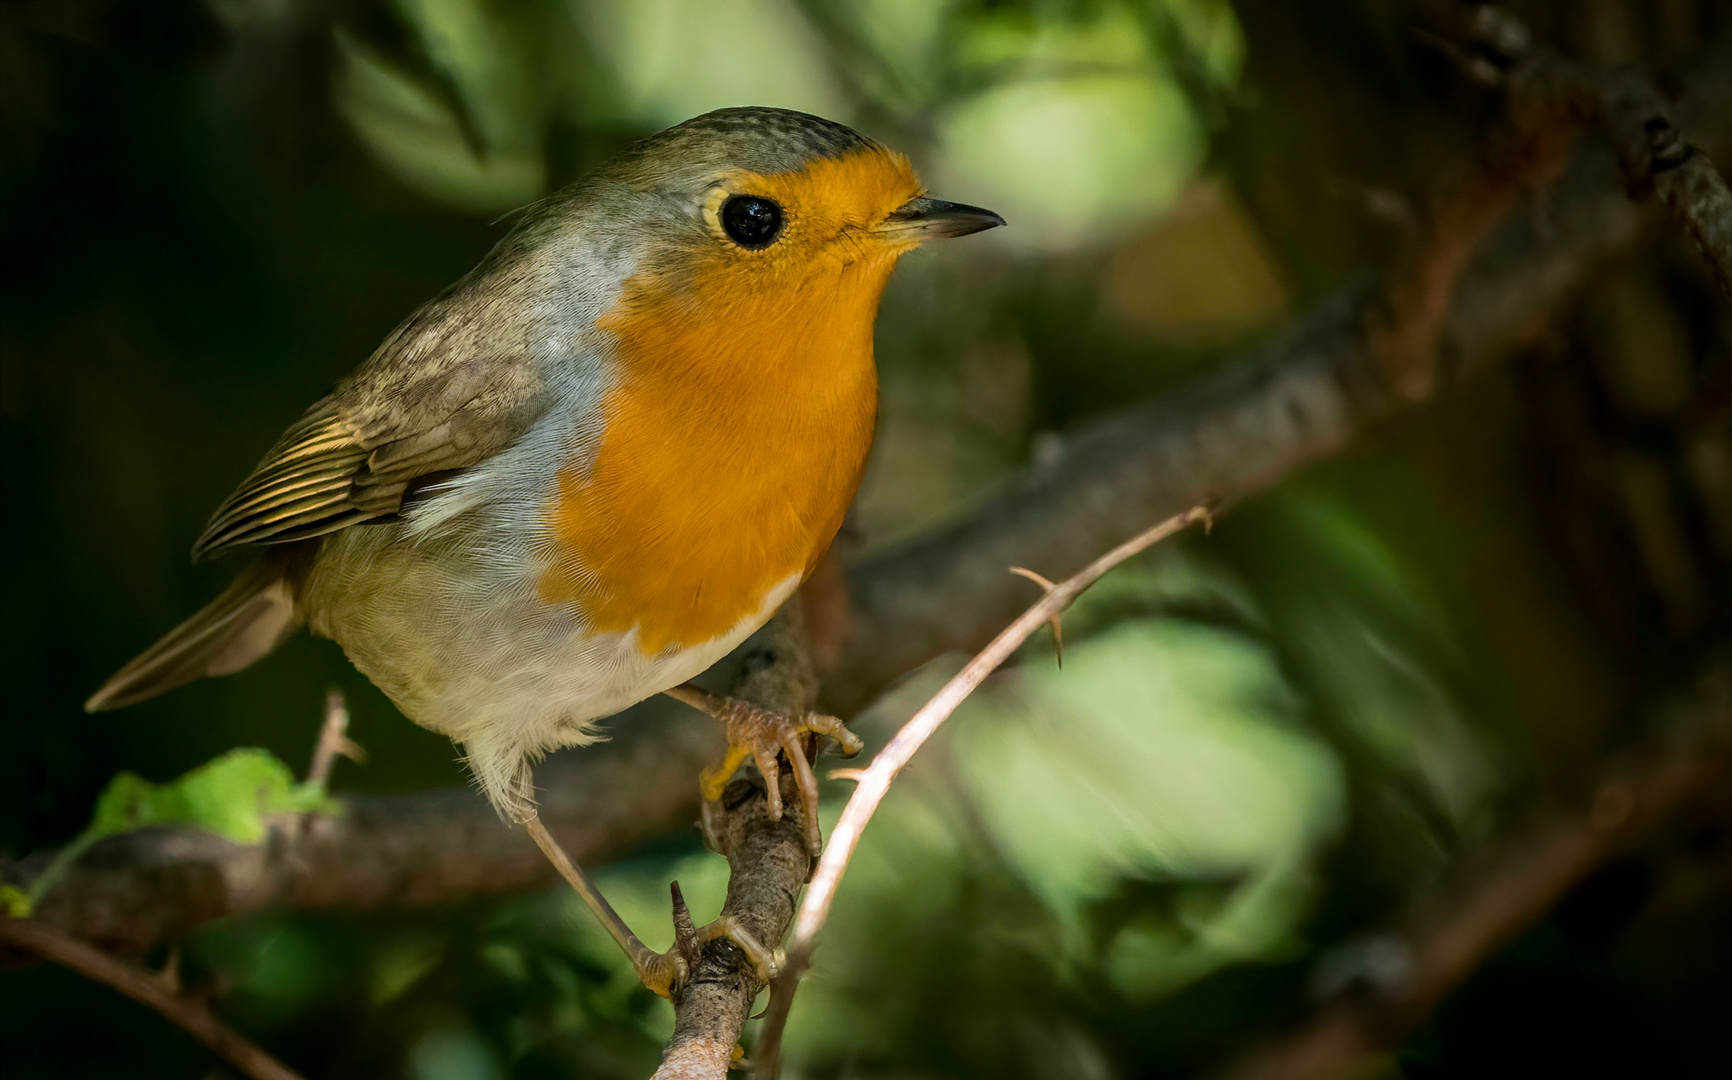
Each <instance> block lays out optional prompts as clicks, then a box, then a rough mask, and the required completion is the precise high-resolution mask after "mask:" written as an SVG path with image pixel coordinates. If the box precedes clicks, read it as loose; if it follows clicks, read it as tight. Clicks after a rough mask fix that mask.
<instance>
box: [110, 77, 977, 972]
mask: <svg viewBox="0 0 1732 1080" xmlns="http://www.w3.org/2000/svg"><path fill="white" fill-rule="evenodd" d="M1002 224H1004V219H1002V218H1001V217H999V216H998V215H997V214H994V213H992V212H991V211H989V210H983V209H980V208H979V207H974V206H965V205H961V204H957V203H948V202H941V201H939V200H936V199H931V198H927V197H926V196H925V195H924V194H923V191H922V188H921V185H920V181H919V180H918V179H917V178H916V176H915V174H914V171H913V169H912V168H911V167H910V166H909V163H908V160H907V159H906V158H905V157H903V156H902V155H901V154H898V153H896V152H895V151H892V150H890V149H888V148H887V147H885V146H883V145H882V144H880V143H878V142H875V141H874V140H872V139H868V138H866V137H865V136H863V135H860V134H858V133H857V132H855V131H853V130H851V129H850V128H847V127H844V126H843V125H841V124H836V123H832V122H830V121H828V120H823V119H820V118H819V117H816V116H809V115H806V114H804V113H797V112H789V111H786V110H782V109H766V108H736V109H722V110H719V111H716V112H712V113H708V114H706V115H704V116H700V117H697V118H696V119H693V120H688V121H686V122H685V123H683V124H679V125H678V126H676V127H672V128H669V129H668V130H666V131H663V132H661V133H660V134H657V135H653V136H651V137H649V138H647V139H644V140H642V141H641V142H638V143H636V144H634V145H632V146H631V147H629V148H628V149H626V150H625V151H624V152H623V153H621V154H620V155H619V156H618V157H616V158H614V159H613V160H612V161H610V162H609V163H607V164H606V165H603V166H602V167H601V168H599V169H598V170H596V171H595V172H594V173H593V174H591V175H590V176H589V177H587V178H586V179H583V180H581V181H579V182H577V183H576V184H573V185H572V186H570V187H568V188H565V189H564V190H562V191H560V192H558V193H556V194H553V195H551V196H549V197H547V198H546V199H543V200H541V201H540V202H538V203H535V204H534V205H532V206H530V207H529V208H528V209H527V210H526V211H525V212H524V213H523V214H522V215H521V216H520V217H519V218H518V220H517V222H516V224H515V225H514V226H513V227H512V228H511V230H510V232H509V233H508V234H507V235H506V236H505V237H504V239H502V240H501V241H500V242H499V244H498V245H497V246H496V247H494V249H493V250H492V251H491V252H489V253H488V255H487V256H486V258H484V259H483V260H482V261H481V264H480V265H479V266H477V267H476V268H475V269H474V270H472V271H470V273H469V274H468V275H466V276H465V277H464V278H463V279H462V280H460V281H458V282H457V283H456V284H455V285H453V286H451V287H450V288H449V289H447V290H446V291H445V292H444V293H443V294H441V295H440V296H438V297H436V298H435V299H433V300H432V301H430V302H429V303H428V304H426V305H425V306H424V307H422V308H421V309H420V310H419V311H416V312H415V313H414V314H413V315H411V316H410V317H409V318H408V319H407V320H406V321H405V322H404V323H403V324H402V325H401V326H399V327H398V328H397V329H396V330H395V331H393V332H392V333H391V335H390V336H389V337H387V338H386V339H385V342H384V344H382V345H381V346H380V347H379V349H378V350H377V351H376V352H375V353H374V354H373V355H372V356H371V357H370V358H369V359H368V360H367V361H366V363H364V364H362V365H361V366H360V367H359V368H358V369H356V371H355V372H354V373H353V374H352V375H350V376H349V377H348V378H347V379H344V380H343V381H342V382H341V383H339V384H338V386H337V388H336V390H335V391H333V392H332V393H331V394H330V395H329V396H328V397H326V398H324V399H323V400H321V401H319V402H318V403H317V404H315V405H313V407H312V408H310V409H308V410H307V412H306V414H305V415H303V416H302V417H301V418H300V419H299V420H297V421H296V422H295V423H294V424H292V425H291V426H290V427H289V429H288V430H287V431H286V432H284V433H283V436H282V437H281V438H280V439H278V440H277V443H276V445H275V446H273V447H271V449H270V451H269V452H268V453H266V454H265V456H264V460H262V461H261V462H260V463H259V465H258V467H257V468H255V469H254V470H253V471H252V474H251V475H250V476H248V477H247V478H246V479H245V480H244V481H242V482H241V485H240V487H239V488H238V489H237V490H236V491H235V493H234V494H233V495H231V496H229V498H228V500H227V501H225V502H224V503H223V504H222V505H221V506H220V507H218V508H217V511H216V513H215V515H214V516H213V517H212V518H211V522H210V525H209V527H207V528H206V529H205V531H204V535H202V536H201V537H199V539H198V542H197V543H196V544H194V545H193V557H194V558H195V559H205V558H209V557H210V556H213V555H216V554H218V553H221V552H224V551H227V550H229V549H230V548H235V547H240V546H243V545H255V544H257V545H264V546H265V552H264V554H263V557H262V558H260V559H259V560H258V561H257V562H256V563H254V564H253V566H252V567H251V568H250V569H248V570H246V571H245V572H243V573H242V574H241V575H240V577H239V578H238V580H236V581H235V582H234V584H232V585H231V586H230V587H229V588H228V590H227V591H226V592H224V593H223V594H222V595H221V596H219V597H218V598H217V599H216V600H215V601H213V602H212V603H211V604H210V605H209V606H208V607H206V608H205V609H204V610H203V611H200V612H199V613H198V614H196V615H194V616H193V617H192V618H191V619H188V620H187V621H186V622H184V623H182V624H181V625H180V626H178V627H176V628H175V629H174V630H172V631H170V632H169V634H168V636H166V637H165V638H163V639H162V640H161V641H159V642H157V644H156V645H154V646H152V647H151V648H150V649H149V650H148V651H146V652H145V653H144V654H143V655H141V656H139V657H138V658H137V659H135V660H133V661H132V662H131V663H130V664H128V665H127V666H126V667H125V668H123V669H122V670H121V671H120V672H119V673H118V674H116V675H115V676H114V677H113V678H112V679H110V680H109V681H108V682H107V684H105V685H104V686H103V687H102V688H101V689H100V690H98V691H97V692H96V694H95V695H94V696H93V697H91V699H90V700H89V702H88V703H86V708H87V709H89V710H91V711H96V710H101V709H113V708H119V707H121V706H124V705H130V704H132V703H134V702H137V701H142V700H144V699H146V698H149V697H153V696H155V695H157V694H160V693H162V692H164V691H166V690H170V689H172V688H174V687H176V686H180V685H182V684H184V683H187V682H190V681H192V680H193V679H197V678H200V677H202V676H206V675H226V674H228V673H230V672H234V671H238V670H240V669H241V668H244V667H246V666H247V665H248V664H251V663H252V662H253V661H255V660H257V659H259V658H260V657H262V656H264V655H265V654H266V653H268V652H270V651H271V650H272V649H273V648H275V647H276V646H277V645H278V644H279V643H281V642H282V641H283V640H284V639H285V638H286V637H288V636H289V635H290V634H292V633H294V632H295V630H297V629H298V628H300V627H301V626H302V625H305V626H307V627H308V628H309V629H311V630H312V632H313V633H315V634H318V635H320V636H323V637H328V638H331V639H332V640H334V641H336V642H337V643H338V644H340V645H341V646H342V647H343V650H344V652H345V653H347V654H348V656H349V658H350V660H351V661H352V662H353V663H354V665H355V666H356V667H357V668H359V669H360V671H361V672H362V673H363V674H365V675H366V676H367V677H368V678H369V679H371V680H372V681H373V682H374V683H375V684H377V685H378V686H379V688H380V689H382V690H383V691H384V692H385V693H386V694H387V695H388V696H389V697H390V698H391V700H392V701H393V702H395V703H396V705H397V707H398V708H399V709H401V710H402V712H403V713H404V715H406V716H408V717H409V718H410V719H412V720H414V721H415V722H416V723H418V724H421V725H422V726H424V727H427V728H430V729H432V730H434V731H438V732H441V733H443V734H445V735H447V736H449V737H450V738H451V739H453V740H454V741H455V742H457V743H459V744H461V746H462V749H463V752H464V755H465V757H466V760H467V762H468V765H469V768H470V769H471V770H472V771H473V773H474V775H475V777H476V779H477V780H478V781H479V783H480V786H481V789H482V791H483V792H485V794H486V795H487V798H488V799H489V800H491V801H492V803H493V805H494V806H495V807H497V808H498V809H499V811H500V812H501V814H503V815H504V816H505V817H507V818H509V819H510V820H512V821H514V822H517V823H519V824H521V825H523V826H524V827H525V828H526V829H527V830H528V831H529V832H530V834H531V835H532V836H533V837H534V838H535V840H536V842H537V843H538V844H539V845H540V846H541V848H542V850H543V851H544V852H546V853H547V855H548V857H549V858H550V859H551V860H552V861H553V863H554V864H555V866H557V867H558V868H559V870H560V872H561V873H562V874H563V875H564V876H565V877H566V879H567V880H568V881H570V883H571V884H572V886H573V887H574V888H575V889H576V890H577V892H578V893H579V894H580V895H581V896H582V897H583V898H584V900H585V901H586V902H587V903H588V904H589V906H590V908H591V909H592V910H593V911H594V912H595V914H596V916H597V917H598V918H599V919H600V920H601V921H602V923H603V924H604V925H605V926H606V927H607V928H608V930H609V932H610V933H611V934H612V935H613V937H614V939H615V940H616V941H618V942H619V944H620V946H621V947H622V948H623V949H624V950H625V951H626V954H627V955H628V956H629V957H630V958H631V960H632V963H633V965H634V966H635V967H636V969H637V973H638V975H639V977H640V978H641V979H642V980H643V981H644V983H645V985H646V986H649V987H650V988H651V989H652V990H655V991H656V992H658V993H660V994H662V995H664V996H668V995H670V994H671V993H672V992H673V991H674V990H675V989H677V988H678V987H679V986H680V985H681V984H682V983H683V981H684V979H685V977H686V972H685V965H684V962H683V961H682V960H681V959H680V958H679V956H678V955H677V953H675V952H673V951H671V950H670V952H668V953H665V954H658V953H655V952H654V951H652V950H650V949H649V948H647V947H646V946H644V945H643V943H642V942H641V941H639V940H638V938H637V937H636V936H635V935H634V934H632V932H631V930H630V929H629V928H628V927H627V926H626V925H625V924H624V922H623V921H622V920H621V919H620V917H619V916H618V915H617V914H615V913H614V912H613V910H612V908H611V907H609V906H608V904H607V901H606V900H605V899H603V898H602V897H601V895H600V893H599V892H597V891H596V889H595V887H594V885H593V884H592V883H591V882H590V880H589V878H588V876H587V875H585V874H584V873H583V871H582V870H581V869H579V868H578V867H577V866H576V865H574V864H573V863H572V862H571V860H569V859H568V858H567V857H566V856H565V853H564V852H563V851H562V850H560V848H559V846H558V844H557V843H556V842H555V841H554V840H553V838H552V837H551V836H550V835H549V834H548V832H547V830H546V829H545V827H543V825H542V823H541V821H540V820H539V818H538V817H537V815H536V804H535V792H534V787H533V785H532V782H531V770H532V767H533V766H534V764H535V763H536V762H537V761H538V760H539V759H540V758H541V757H542V756H543V755H545V754H546V753H548V752H549V751H552V750H556V749H559V748H561V747H567V746H582V745H584V744H586V743H589V742H593V741H595V740H596V739H597V738H598V737H599V735H598V733H597V730H596V726H595V724H596V721H597V720H598V719H600V718H603V717H607V716H610V715H612V714H613V713H616V712H618V711H620V710H621V709H624V708H625V707H627V706H629V705H632V704H634V703H636V702H638V701H641V700H643V699H645V698H647V697H650V696H652V695H654V694H658V693H668V694H670V695H673V696H675V697H677V698H679V699H680V700H681V701H685V702H687V703H689V704H691V705H694V706H696V707H697V708H699V709H701V710H703V711H705V712H707V713H709V714H710V715H712V716H715V717H717V718H718V719H719V720H721V721H722V722H723V723H724V725H725V727H726V732H727V738H728V747H729V749H728V753H727V755H726V757H725V758H724V761H723V763H722V767H721V768H719V769H717V770H715V771H713V772H709V773H706V774H705V775H704V776H703V778H702V785H701V786H702V788H703V791H704V794H705V796H706V797H708V798H712V799H713V798H716V797H718V796H719V795H720V793H721V788H722V786H723V785H724V784H725V783H726V782H727V780H728V779H729V777H730V776H731V775H732V773H733V771H734V770H736V769H737V768H738V767H739V765H740V764H741V763H742V762H743V761H744V760H745V759H746V758H747V757H752V758H753V759H754V760H755V761H756V762H757V763H758V765H759V767H760V768H761V769H762V770H763V772H764V773H765V775H766V778H767V779H768V780H769V784H768V787H769V792H770V798H771V803H772V807H771V808H772V813H773V814H775V815H777V816H779V814H780V810H781V804H780V795H779V793H778V784H777V783H776V777H777V772H778V769H779V765H778V763H777V756H778V754H779V753H781V752H783V751H786V752H787V753H788V757H789V767H790V768H791V769H793V770H795V771H796V773H801V774H802V775H801V779H802V780H803V781H809V777H810V768H809V766H807V765H806V761H805V758H804V756H803V753H802V751H801V749H800V746H801V743H802V736H803V735H805V734H807V733H816V734H821V735H826V736H830V737H832V738H835V739H836V740H837V741H838V742H840V743H842V745H843V747H844V749H845V750H847V751H858V749H859V747H860V742H859V740H858V738H857V737H856V736H854V735H853V734H852V733H851V732H849V731H848V730H847V729H846V728H844V727H842V726H841V724H840V723H839V722H838V721H837V720H835V719H834V718H832V717H825V716H818V715H806V716H780V715H776V714H773V713H769V712H767V711H765V710H762V709H758V708H756V707H753V706H751V705H748V704H746V703H744V702H740V701H736V700H732V699H727V698H721V697H717V696H715V695H712V694H709V693H707V692H705V691H703V690H700V689H698V688H697V687H695V686H692V685H690V684H689V682H688V680H690V679H692V678H693V677H694V676H696V675H698V674H699V673H700V672H702V671H703V670H704V669H705V668H708V667H709V666H710V665H711V664H713V663H715V662H716V661H717V660H719V659H720V658H721V657H722V656H724V655H725V654H726V653H728V652H729V651H730V650H732V649H733V648H734V647H735V646H736V645H738V644H739V643H740V642H741V641H742V640H744V639H745V638H746V637H747V636H748V635H749V634H751V633H752V631H754V630H755V629H757V628H758V627H759V626H761V625H762V624H763V623H764V622H766V621H767V620H768V619H769V618H770V617H771V615H772V614H774V613H775V611H776V610H777V609H778V607H780V605H781V604H782V603H783V602H784V601H785V600H787V599H788V597H789V596H790V595H791V594H792V593H793V592H794V590H795V589H796V588H797V587H798V586H799V585H800V583H801V582H802V581H803V580H804V579H805V578H806V576H807V575H808V574H810V573H811V572H812V569H813V567H814V566H815V565H816V564H817V561H818V559H819V557H820V556H821V555H822V554H823V553H824V551H825V550H826V548H828V547H829V545H830V542H831V540H832V539H833V538H834V537H835V535H836V532H837V529H838V528H839V527H840V526H841V524H842V519H843V515H844V514H845V513H846V512H847V509H848V505H849V503H850V501H851V500H852V499H853V497H854V492H855V489H856V488H857V487H858V486H859V483H860V476H861V472H862V469H863V468H864V466H865V463H866V454H867V450H868V448H869V447H870V445H871V442H872V430H873V421H874V417H875V414H876V411H877V373H876V370H875V368H874V365H873V359H872V324H873V320H874V317H875V316H876V313H877V310H878V301H879V297H880V295H881V293H882V292H883V290H884V286H885V283H886V281H887V280H888V279H889V276H890V272H891V270H892V269H893V268H894V266H895V264H896V261H897V260H898V259H899V258H900V257H901V256H902V255H904V254H906V253H907V252H909V251H912V250H913V249H914V248H915V247H917V246H919V244H920V243H921V242H922V241H924V240H927V239H929V238H934V237H954V236H966V235H968V234H970V233H975V232H980V231H981V230H984V229H990V228H993V227H995V226H998V225H1002ZM802 767H804V769H802ZM801 788H802V801H803V802H805V803H807V804H808V805H807V806H806V810H807V814H808V818H809V819H812V818H811V815H812V812H813V811H814V809H815V807H814V806H812V805H810V803H811V802H812V800H814V799H815V797H816V792H815V785H814V784H812V783H810V782H803V783H802V785H801ZM724 935H725V936H729V937H732V938H733V939H734V940H736V941H737V942H738V943H739V944H740V945H741V947H742V948H743V949H744V950H745V951H746V953H747V954H748V955H749V956H750V957H751V958H752V959H753V960H754V961H755V962H756V963H757V964H758V966H759V969H760V974H764V975H765V976H766V977H768V974H770V973H771V972H773V961H772V959H771V954H770V953H769V951H768V950H767V949H765V948H764V947H763V946H762V944H761V943H758V942H755V941H752V940H751V938H750V935H749V934H748V933H746V932H745V931H744V930H743V929H742V928H740V927H738V926H736V925H733V924H732V923H730V922H729V921H727V920H720V921H718V922H716V923H712V924H710V926H708V927H706V928H705V929H704V931H702V934H701V936H703V937H704V938H706V939H707V938H713V937H717V936H724Z"/></svg>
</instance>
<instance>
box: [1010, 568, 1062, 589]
mask: <svg viewBox="0 0 1732 1080" xmlns="http://www.w3.org/2000/svg"><path fill="white" fill-rule="evenodd" d="M1010 572H1011V573H1013V574H1015V575H1016V576H1017V577H1025V578H1027V579H1028V580H1030V581H1032V582H1034V583H1035V584H1036V585H1039V586H1040V587H1041V588H1043V589H1045V590H1046V591H1047V592H1052V591H1053V590H1054V589H1056V588H1058V586H1057V585H1055V584H1053V583H1052V582H1050V581H1048V580H1047V579H1046V578H1044V577H1042V576H1041V575H1039V574H1037V573H1035V572H1034V571H1033V570H1030V569H1028V568H1027V567H1026V566H1013V567H1011V568H1010Z"/></svg>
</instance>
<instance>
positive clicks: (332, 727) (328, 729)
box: [307, 686, 367, 786]
mask: <svg viewBox="0 0 1732 1080" xmlns="http://www.w3.org/2000/svg"><path fill="white" fill-rule="evenodd" d="M348 732H349V703H348V702H347V701H345V700H344V699H343V692H342V691H341V690H339V689H337V688H336V687H334V686H333V687H331V688H330V689H329V690H327V691H325V722H324V724H322V725H321V726H320V727H319V741H318V742H316V743H314V744H313V763H312V764H311V765H309V766H308V767H307V782H308V783H309V784H318V785H320V786H323V785H324V784H325V783H326V782H328V781H329V780H330V779H331V765H332V764H333V763H334V762H335V761H336V760H337V758H338V757H346V758H348V759H349V760H350V761H353V762H355V763H356V764H357V765H358V764H360V763H362V762H364V761H366V760H367V751H365V750H363V749H361V747H360V745H359V744H358V743H356V742H355V741H354V740H353V739H351V738H349V734H348Z"/></svg>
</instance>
